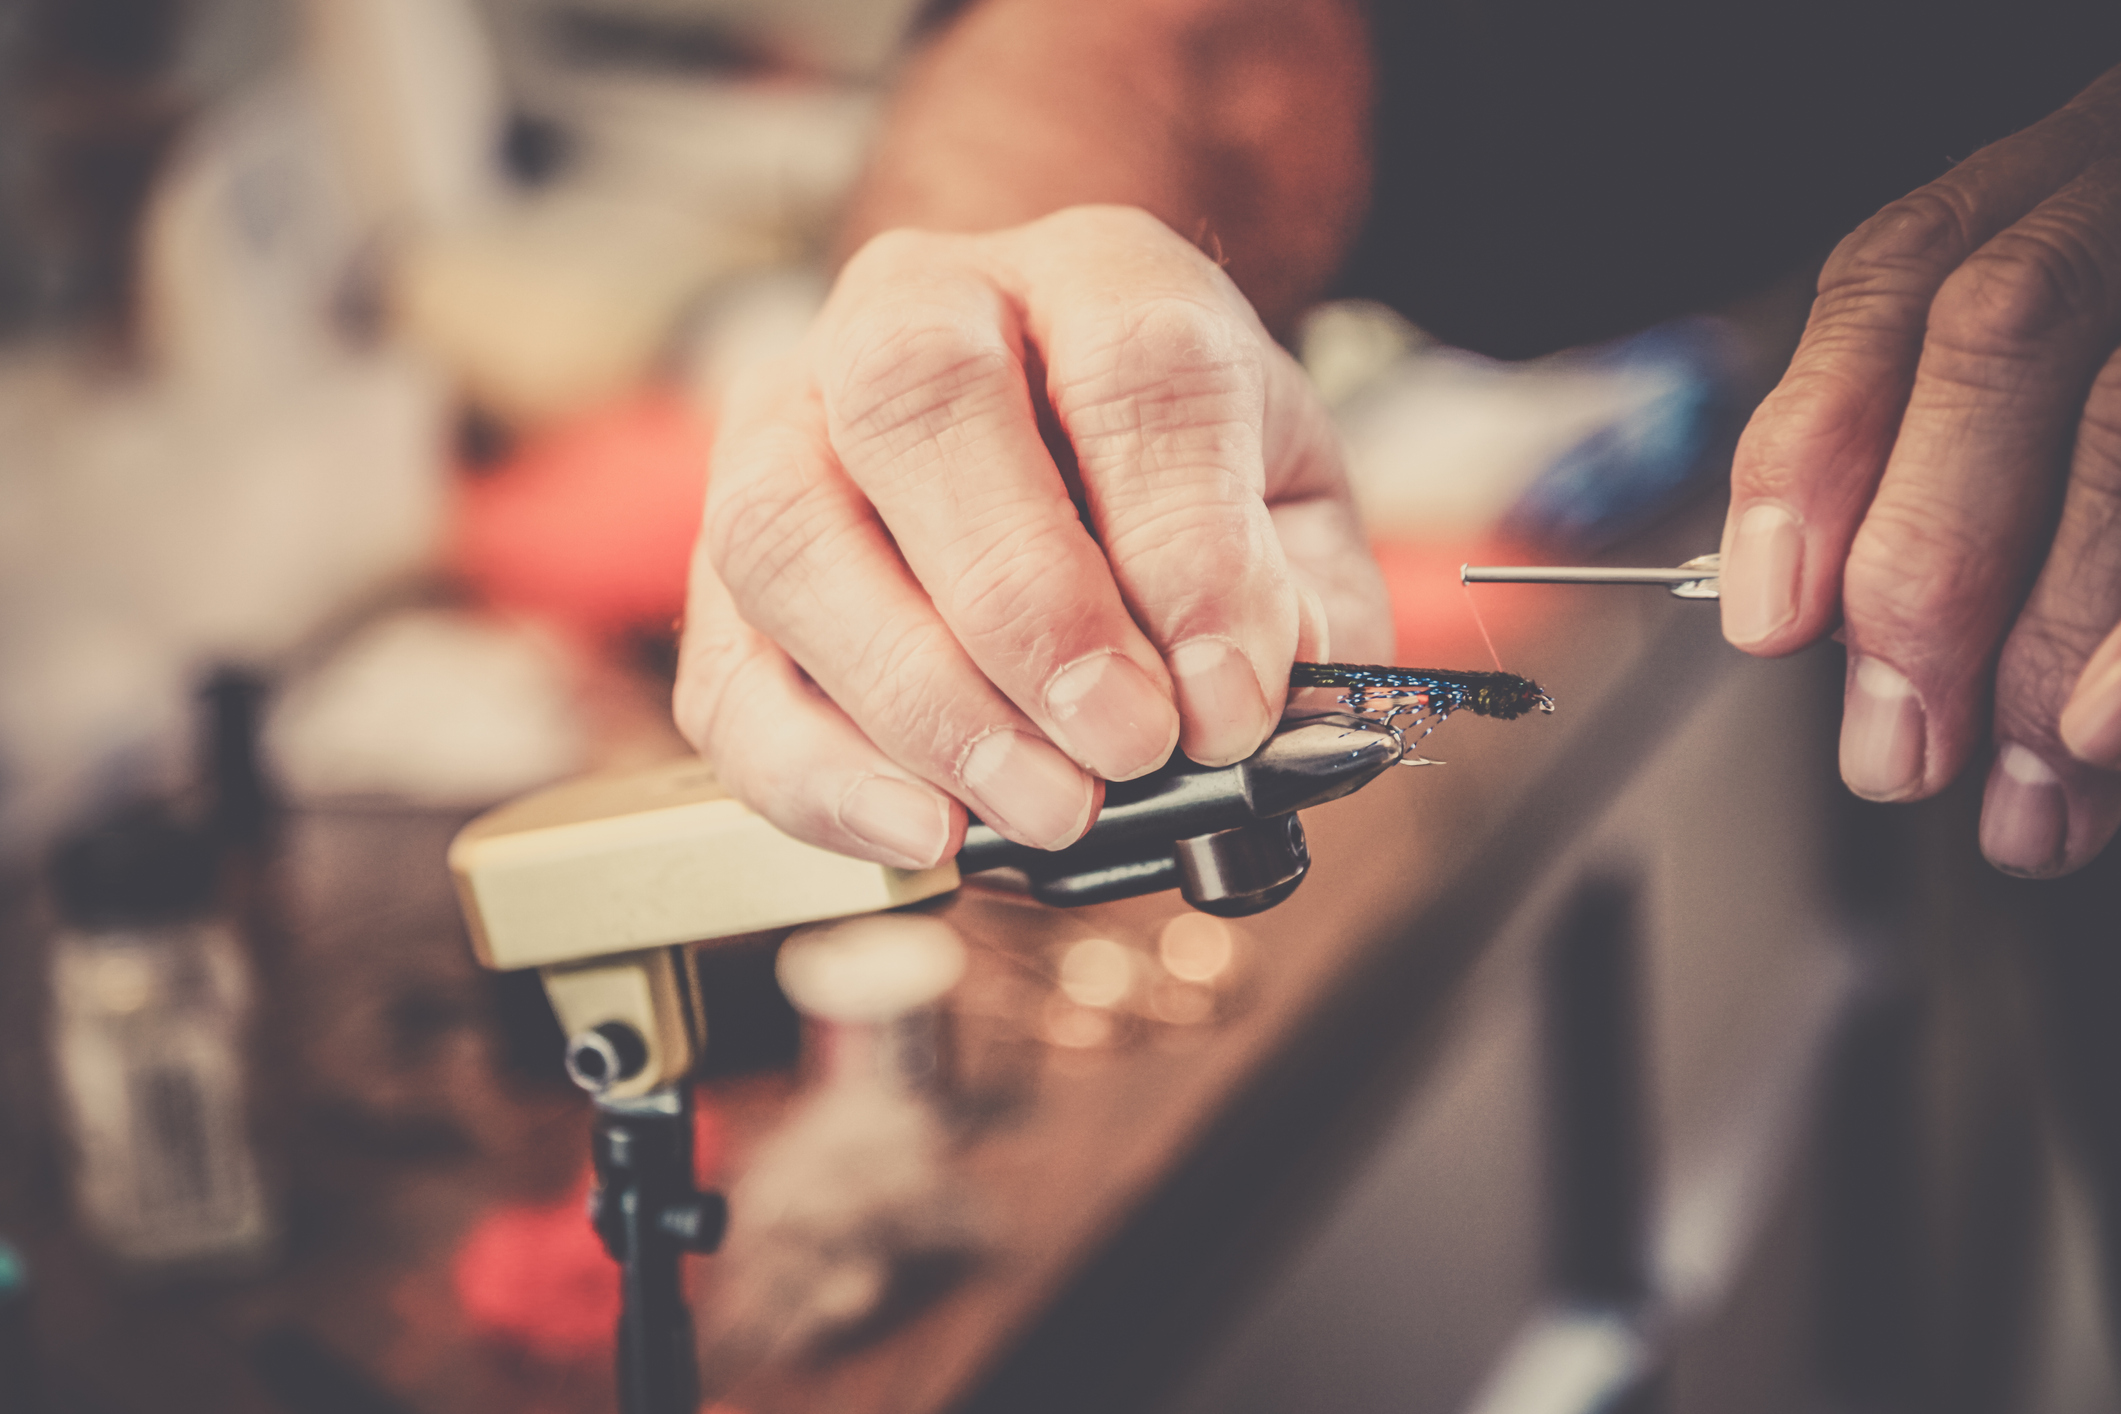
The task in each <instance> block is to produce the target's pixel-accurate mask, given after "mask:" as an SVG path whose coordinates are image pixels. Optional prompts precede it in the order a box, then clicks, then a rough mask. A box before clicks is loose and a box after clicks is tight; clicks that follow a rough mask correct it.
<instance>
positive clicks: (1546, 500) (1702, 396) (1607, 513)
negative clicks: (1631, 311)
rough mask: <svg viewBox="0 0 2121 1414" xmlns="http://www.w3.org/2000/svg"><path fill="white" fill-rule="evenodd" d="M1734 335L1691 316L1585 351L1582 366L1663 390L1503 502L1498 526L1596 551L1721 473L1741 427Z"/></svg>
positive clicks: (1542, 540) (1708, 319) (1547, 541)
mask: <svg viewBox="0 0 2121 1414" xmlns="http://www.w3.org/2000/svg"><path fill="white" fill-rule="evenodd" d="M1736 341H1737V334H1736V332H1735V331H1734V330H1732V329H1731V327H1730V326H1729V325H1727V324H1726V323H1724V321H1722V320H1720V319H1715V318H1712V317H1709V316H1707V315H1690V316H1688V317H1686V318H1684V319H1675V320H1672V321H1671V322H1669V323H1666V324H1659V325H1657V326H1656V327H1655V328H1652V329H1646V330H1644V331H1643V332H1641V333H1639V334H1632V335H1629V336H1628V337H1627V338H1625V339H1619V340H1616V341H1614V342H1613V343H1610V344H1605V345H1601V346H1599V347H1597V348H1594V349H1587V350H1584V351H1583V352H1582V353H1581V354H1580V355H1578V356H1579V357H1581V358H1582V359H1583V360H1584V362H1585V364H1586V365H1587V366H1590V367H1598V368H1605V369H1610V370H1613V371H1616V372H1625V373H1630V374H1639V375H1641V376H1643V377H1644V378H1645V380H1646V381H1649V382H1652V383H1653V384H1662V385H1663V390H1662V391H1660V392H1658V393H1656V394H1655V395H1654V396H1652V397H1650V398H1649V399H1647V400H1646V401H1645V402H1643V403H1642V404H1640V405H1639V406H1638V407H1636V408H1635V409H1633V410H1632V411H1630V412H1628V413H1626V414H1624V415H1622V416H1621V417H1619V418H1618V419H1616V420H1615V421H1613V422H1611V423H1608V424H1607V425H1606V426H1604V427H1601V428H1600V429H1598V430H1597V431H1596V432H1594V433H1592V434H1591V435H1590V436H1588V437H1586V438H1584V439H1583V440H1582V441H1581V442H1578V443H1577V444H1576V445H1575V446H1573V447H1571V448H1570V449H1569V450H1568V451H1566V452H1564V453H1563V454H1562V455H1561V456H1560V457H1559V458H1557V459H1556V460H1555V462H1554V464H1553V465H1552V466H1550V467H1549V468H1547V470H1546V471H1544V472H1542V473H1541V474H1540V476H1539V479H1538V480H1536V481H1534V482H1533V483H1532V484H1531V486H1529V487H1527V488H1526V490H1525V492H1524V494H1523V495H1522V496H1521V497H1519V498H1518V500H1517V503H1516V504H1515V505H1514V506H1513V507H1511V509H1510V512H1509V514H1508V516H1507V517H1506V518H1505V521H1504V529H1505V530H1506V531H1507V532H1508V533H1509V534H1511V535H1512V536H1514V537H1521V538H1524V539H1527V540H1531V541H1533V542H1535V543H1540V544H1554V545H1566V546H1569V547H1571V548H1575V549H1581V550H1595V549H1598V548H1600V547H1602V546H1604V545H1607V544H1610V543H1612V542H1613V541H1615V540H1618V539H1620V538H1621V537H1622V536H1624V535H1626V534H1627V533H1628V532H1630V531H1632V530H1634V529H1636V528H1637V527H1639V526H1641V525H1643V524H1644V523H1645V522H1647V521H1649V520H1652V519H1654V518H1655V517H1656V516H1657V515H1658V514H1659V513H1660V512H1662V511H1663V510H1664V509H1666V508H1667V507H1669V506H1671V505H1672V504H1674V503H1675V502H1677V501H1678V500H1679V499H1680V498H1681V497H1682V496H1683V495H1684V494H1685V493H1686V492H1687V491H1688V490H1689V489H1691V488H1692V487H1693V486H1694V485H1695V484H1697V483H1698V482H1699V481H1700V480H1701V479H1702V478H1704V477H1707V476H1711V475H1721V474H1722V473H1723V472H1724V470H1725V469H1726V468H1727V467H1728V466H1729V461H1730V452H1731V448H1732V446H1733V445H1734V443H1735V439H1736V435H1737V431H1738V427H1739V425H1740V424H1739V418H1738V415H1737V414H1738V412H1739V409H1740V402H1739V399H1738V397H1737V395H1736V390H1735V387H1734V383H1735V377H1736V369H1735V364H1736V360H1735V358H1734V348H1735V345H1736Z"/></svg>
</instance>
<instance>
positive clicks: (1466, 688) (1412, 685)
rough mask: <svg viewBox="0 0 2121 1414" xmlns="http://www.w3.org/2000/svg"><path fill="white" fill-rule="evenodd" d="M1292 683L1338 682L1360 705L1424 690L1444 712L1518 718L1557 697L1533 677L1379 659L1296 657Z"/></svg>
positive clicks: (1430, 702) (1550, 707)
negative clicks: (1345, 660)
mask: <svg viewBox="0 0 2121 1414" xmlns="http://www.w3.org/2000/svg"><path fill="white" fill-rule="evenodd" d="M1289 686H1290V687H1299V688H1300V687H1325V688H1338V689H1339V690H1340V691H1342V692H1343V693H1345V694H1347V699H1343V700H1348V699H1353V701H1351V703H1350V705H1357V704H1359V703H1360V701H1361V700H1362V699H1364V698H1367V697H1370V696H1373V695H1374V696H1377V697H1380V698H1391V697H1409V696H1414V695H1417V694H1418V695H1420V696H1422V697H1424V698H1425V699H1426V700H1427V704H1428V706H1429V708H1430V710H1431V711H1434V712H1436V713H1438V714H1439V715H1449V714H1450V713H1452V712H1471V713H1472V714H1473V715H1474V716H1476V717H1494V718H1497V719H1499V720H1501V721H1505V722H1508V721H1514V720H1515V719H1517V718H1518V717H1522V716H1523V715H1524V714H1525V713H1527V712H1531V711H1540V712H1551V711H1553V710H1554V699H1553V698H1551V697H1549V696H1547V694H1546V693H1545V692H1543V691H1542V690H1541V689H1540V686H1539V684H1538V683H1536V682H1533V681H1532V680H1531V679H1530V678H1521V677H1519V676H1517V674H1515V673H1491V672H1475V671H1470V670H1461V669H1455V668H1394V667H1388V666H1385V665H1383V664H1378V663H1296V664H1293V665H1292V666H1291V667H1290V669H1289Z"/></svg>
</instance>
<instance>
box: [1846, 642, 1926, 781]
mask: <svg viewBox="0 0 2121 1414" xmlns="http://www.w3.org/2000/svg"><path fill="white" fill-rule="evenodd" d="M1923 734H1924V723H1923V716H1922V699H1921V698H1920V697H1918V696H1916V695H1915V687H1914V684H1913V683H1910V682H1909V681H1908V680H1907V678H1906V677H1905V676H1904V675H1903V674H1902V673H1901V672H1900V671H1899V670H1898V669H1897V668H1894V667H1893V666H1892V665H1891V664H1889V663H1883V662H1880V661H1879V660H1878V659H1876V658H1865V657H1860V656H1859V657H1856V658H1852V659H1851V660H1850V661H1849V681H1848V693H1847V695H1846V697H1845V698H1844V700H1843V703H1842V708H1841V779H1842V780H1844V781H1846V782H1848V788H1849V789H1850V790H1852V791H1854V792H1856V794H1858V795H1861V796H1866V797H1868V798H1869V799H1872V800H1893V799H1897V798H1898V797H1900V796H1903V795H1906V794H1907V793H1908V792H1910V791H1912V790H1914V789H1916V788H1917V787H1918V786H1920V785H1921V784H1922V756H1923Z"/></svg>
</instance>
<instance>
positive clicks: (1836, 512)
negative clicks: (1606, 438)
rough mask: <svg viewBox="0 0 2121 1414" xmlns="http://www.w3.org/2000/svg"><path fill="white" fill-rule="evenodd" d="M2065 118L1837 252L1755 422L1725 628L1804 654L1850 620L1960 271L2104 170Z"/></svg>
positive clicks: (1728, 575)
mask: <svg viewBox="0 0 2121 1414" xmlns="http://www.w3.org/2000/svg"><path fill="white" fill-rule="evenodd" d="M2099 137H2100V135H2099V134H2098V133H2097V131H2096V130H2095V129H2093V128H2092V126H2091V125H2090V120H2089V119H2088V118H2087V117H2086V116H2085V115H2083V114H2082V113H2081V112H2080V111H2078V110H2076V109H2074V108H2065V109H2063V110H2062V111H2061V112H2059V113H2056V114H2055V115H2053V116H2052V117H2049V118H2047V119H2046V120H2044V121H2042V122H2041V123H2038V124H2036V125H2035V126H2033V127H2031V128H2028V129H2026V130H2025V131H2024V132H2022V133H2019V134H2017V135H2015V136H2013V137H2010V138H2006V139H2004V140H2003V141H2001V142H1998V143H1994V144H1992V145H1990V146H1989V147H1986V148H1983V149H1982V150H1981V151H1980V152H1977V153H1975V154H1974V156H1972V157H1970V158H1968V159H1967V160H1966V161H1965V162H1962V163H1961V164H1959V166H1958V167H1956V168H1954V169H1953V170H1952V171H1951V172H1950V173H1949V174H1948V175H1946V176H1945V177H1943V178H1940V179H1939V180H1938V181H1935V182H1932V183H1930V184H1929V185H1928V186H1926V187H1923V188H1922V189H1920V190H1918V191H1916V192H1914V193H1912V194H1910V195H1908V196H1906V197H1904V198H1902V199H1901V200H1899V201H1896V202H1894V203H1893V204H1892V205H1890V206H1888V207H1886V208H1885V209H1884V210H1883V211H1881V212H1879V213H1878V215H1876V216H1874V217H1872V218H1871V219H1870V220H1869V221H1866V222H1865V223H1864V224H1863V225H1862V226H1860V227H1858V228H1857V230H1856V231H1855V232H1854V233H1853V234H1852V235H1850V236H1849V237H1848V239H1846V240H1844V241H1843V242H1842V243H1841V244H1840V246H1838V247H1837V248H1836V249H1835V251H1834V254H1833V256H1832V257H1831V258H1830V259H1829V260H1828V261H1827V263H1826V266H1825V268H1824V269H1823V270H1822V271H1821V273H1820V277H1819V297H1818V299H1817V301H1816V302H1815V303H1814V304H1813V306H1812V314H1811V318H1810V320H1809V321H1808V322H1807V324H1806V326H1805V332H1804V338H1803V340H1802V342H1801V343H1800V344H1799V345H1798V349H1797V353H1796V355H1795V356H1794V357H1793V358H1792V359H1791V360H1790V366H1789V370H1788V371H1787V372H1786V373H1785V374H1784V375H1783V378H1782V381H1781V382H1780V384H1778V385H1777V387H1776V388H1775V390H1774V392H1772V393H1770V394H1769V395H1768V397H1767V399H1766V400H1765V401H1763V402H1762V403H1761V405H1760V407H1759V409H1758V410H1757V411H1756V412H1755V413H1754V414H1753V417H1752V419H1751V421H1750V422H1749V423H1748V424H1747V427H1746V430H1745V435H1744V437H1743V438H1742V439H1741V440H1740V442H1739V446H1738V450H1737V454H1736V456H1735V457H1734V459H1733V461H1732V465H1731V508H1730V514H1729V516H1728V518H1727V520H1726V521H1725V525H1724V533H1723V546H1722V549H1723V575H1722V587H1723V594H1722V598H1723V604H1722V611H1723V631H1724V636H1725V637H1726V638H1728V639H1729V640H1730V641H1731V642H1732V643H1733V644H1735V645H1737V646H1738V647H1740V648H1743V649H1745V650H1746V651H1747V652H1750V653H1760V654H1779V653H1788V652H1793V651H1795V650H1796V649H1798V648H1801V647H1803V646H1804V645H1805V644H1807V643H1810V642H1812V641H1813V640H1815V639H1817V638H1818V637H1820V636H1821V635H1822V634H1824V633H1826V632H1827V631H1828V630H1830V629H1831V628H1832V627H1833V626H1834V624H1835V621H1836V619H1837V617H1838V616H1839V614H1840V611H1841V588H1842V566H1843V564H1844V562H1845V561H1846V559H1847V557H1848V553H1849V547H1850V546H1851V544H1853V543H1854V541H1855V537H1856V531H1857V527H1858V526H1859V525H1860V524H1861V523H1862V521H1863V518H1864V515H1865V513H1866V512H1867V511H1868V509H1869V507H1870V504H1871V500H1872V497H1873V495H1874V493H1875V492H1876V490H1877V488H1878V483H1879V481H1880V478H1881V477H1882V476H1883V475H1884V473H1885V467H1886V462H1887V459H1888V458H1889V457H1890V455H1891V453H1892V450H1893V445H1894V442H1895V439H1896V438H1897V437H1898V435H1899V433H1900V427H1901V414H1902V411H1903V409H1904V408H1905V407H1906V404H1907V399H1908V396H1909V394H1910V392H1911V391H1912V389H1913V387H1914V383H1915V374H1916V368H1917V364H1918V362H1919V360H1920V358H1921V355H1922V349H1923V338H1924V333H1925V331H1926V329H1927V327H1928V322H1929V318H1930V306H1931V304H1932V302H1933V301H1934V300H1935V299H1936V297H1937V294H1938V292H1939V291H1940V290H1941V289H1942V288H1943V286H1944V283H1945V281H1946V279H1947V278H1948V277H1949V276H1950V275H1951V274H1952V272H1953V271H1954V270H1956V269H1958V268H1959V267H1960V266H1961V265H1962V264H1964V263H1965V261H1966V260H1967V258H1968V257H1969V256H1971V255H1972V254H1973V253H1974V252H1975V251H1976V250H1978V249H1979V248H1980V247H1982V246H1983V245H1985V244H1987V243H1988V242H1989V241H1990V240H1991V239H1993V238H1994V237H1995V236H1996V235H1998V234H1999V233H2001V232H2002V231H2003V230H2004V229H2006V228H2007V227H2009V226H2010V225H2012V224H2014V223H2015V222H2017V221H2018V220H2019V219H2021V218H2022V217H2024V216H2025V215H2026V214H2027V213H2028V212H2030V211H2031V210H2032V209H2033V208H2034V207H2035V206H2036V205H2038V204H2039V203H2040V202H2041V201H2042V200H2043V199H2044V198H2045V197H2047V196H2048V195H2050V194H2052V193H2053V192H2055V191H2057V190H2058V189H2060V188H2061V187H2063V186H2064V185H2066V184H2067V183H2068V182H2069V181H2070V180H2071V179H2072V178H2074V177H2075V176H2076V175H2077V174H2078V173H2079V172H2081V171H2082V170H2083V169H2084V167H2085V166H2086V165H2087V164H2088V163H2089V162H2090V161H2091V160H2092V159H2093V156H2094V154H2095V151H2096V149H2097V146H2098V142H2099Z"/></svg>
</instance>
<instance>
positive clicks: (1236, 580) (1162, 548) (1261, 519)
mask: <svg viewBox="0 0 2121 1414" xmlns="http://www.w3.org/2000/svg"><path fill="white" fill-rule="evenodd" d="M1274 543H1275V542H1274V532H1273V522H1272V521H1271V520H1269V519H1268V518H1267V517H1266V516H1265V515H1263V514H1262V515H1257V516H1246V515H1243V514H1233V512H1232V510H1231V508H1229V507H1227V506H1219V505H1215V504H1213V503H1211V502H1207V501H1203V500H1199V499H1196V498H1193V497H1167V498H1165V499H1164V500H1162V501H1161V502H1159V503H1158V504H1156V505H1155V506H1154V507H1152V508H1148V509H1146V510H1144V511H1143V512H1142V513H1141V514H1140V515H1138V516H1134V517H1130V518H1129V519H1128V521H1127V523H1126V526H1125V528H1124V529H1123V530H1122V531H1121V533H1120V534H1118V535H1117V536H1115V537H1114V538H1113V540H1112V545H1111V553H1112V559H1113V562H1114V563H1115V564H1116V565H1120V566H1126V567H1130V568H1131V569H1132V570H1133V571H1134V573H1135V574H1136V575H1137V576H1138V575H1139V573H1140V572H1141V571H1142V570H1143V569H1144V568H1145V567H1148V566H1154V565H1159V564H1173V563H1176V564H1182V565H1183V566H1185V572H1184V575H1183V580H1184V581H1185V582H1189V583H1197V584H1200V585H1202V586H1207V587H1209V588H1208V590H1207V592H1208V593H1209V594H1211V595H1213V596H1217V597H1220V596H1223V595H1227V594H1230V593H1232V592H1234V590H1235V589H1236V587H1237V586H1239V585H1241V584H1243V583H1245V582H1246V581H1247V580H1249V579H1250V578H1251V576H1252V574H1253V573H1254V571H1255V570H1257V569H1258V567H1259V566H1261V565H1263V564H1267V563H1271V562H1272V561H1273V560H1274V559H1275V558H1277V556H1276V554H1275V550H1274ZM1162 607H1164V608H1167V609H1168V608H1169V607H1171V606H1168V605H1166V606H1162Z"/></svg>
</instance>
